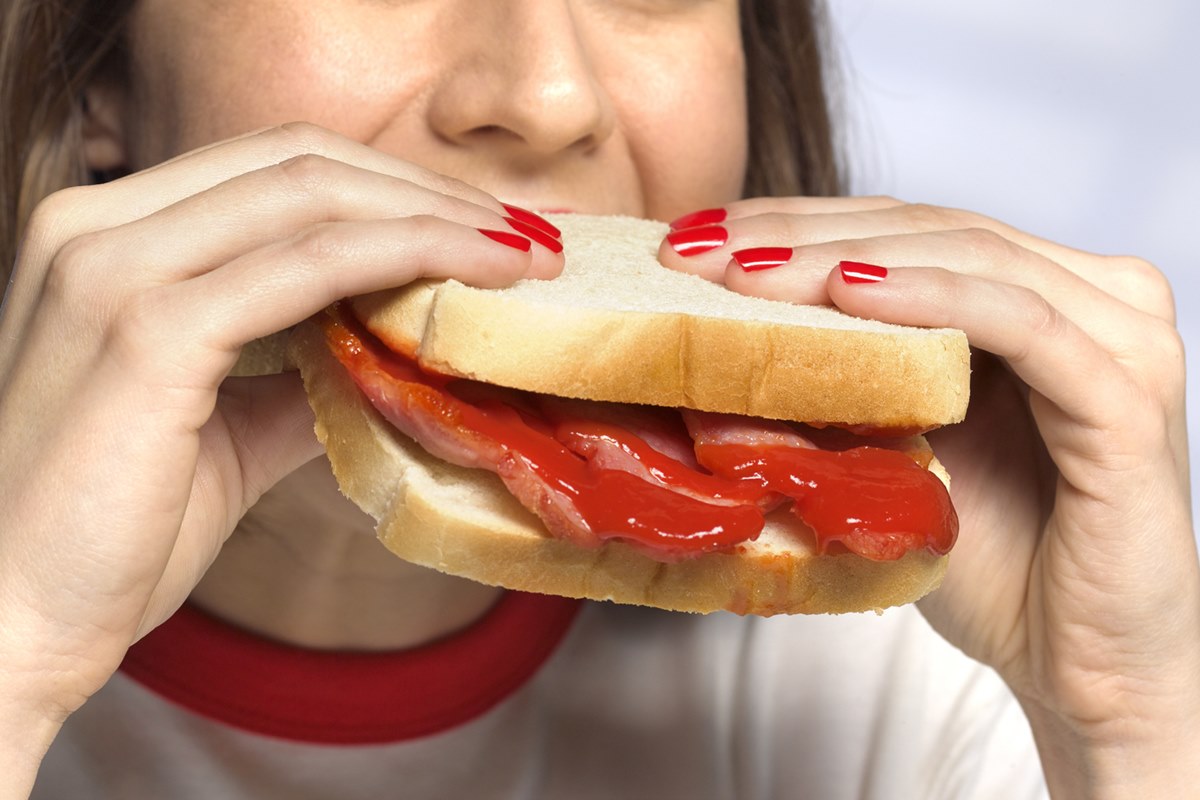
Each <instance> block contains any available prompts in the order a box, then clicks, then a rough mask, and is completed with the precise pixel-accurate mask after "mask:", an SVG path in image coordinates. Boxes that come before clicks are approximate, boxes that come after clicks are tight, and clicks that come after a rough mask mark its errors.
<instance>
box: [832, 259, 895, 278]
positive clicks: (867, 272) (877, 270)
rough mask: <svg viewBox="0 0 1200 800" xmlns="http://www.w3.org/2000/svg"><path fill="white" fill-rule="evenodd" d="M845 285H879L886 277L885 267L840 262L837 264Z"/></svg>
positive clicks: (857, 262)
mask: <svg viewBox="0 0 1200 800" xmlns="http://www.w3.org/2000/svg"><path fill="white" fill-rule="evenodd" d="M838 269H839V270H841V272H842V280H844V281H845V282H846V283H879V282H880V281H881V280H883V279H884V278H886V277H887V274H888V271H887V268H886V267H877V266H875V265H874V264H864V263H862V262H861V261H842V262H841V263H839V264H838Z"/></svg>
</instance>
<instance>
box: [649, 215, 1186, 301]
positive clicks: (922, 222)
mask: <svg viewBox="0 0 1200 800" xmlns="http://www.w3.org/2000/svg"><path fill="white" fill-rule="evenodd" d="M847 200H848V202H846V203H844V204H838V203H836V202H833V201H832V200H831V199H828V198H764V199H756V200H751V201H744V202H743V203H739V204H734V205H731V206H729V207H728V214H727V217H726V218H725V219H723V220H718V218H717V216H714V215H712V214H711V213H708V212H702V215H701V217H700V218H701V219H703V220H704V223H705V224H704V226H703V227H704V230H702V231H701V230H697V229H693V230H678V231H672V233H671V234H670V235H669V236H668V240H667V241H666V242H664V244H663V247H662V248H660V260H662V261H663V263H664V264H666V265H667V266H669V267H672V268H674V269H680V270H682V271H686V272H692V273H694V274H698V275H701V276H703V277H705V278H707V279H709V280H720V274H719V272H718V269H719V266H720V263H721V261H722V259H723V258H725V259H727V258H728V256H729V255H730V254H732V253H733V252H735V251H737V250H739V249H746V248H753V247H760V246H772V245H788V246H809V245H816V244H821V243H829V242H843V241H849V240H858V239H881V238H889V237H900V236H903V235H907V234H920V233H931V234H937V233H942V232H957V233H956V235H957V236H958V237H959V238H961V239H966V240H973V241H974V244H975V246H977V247H978V249H979V250H980V252H981V253H987V252H995V251H997V250H1000V251H1001V252H1002V251H1003V250H1004V249H1005V248H1007V249H1013V248H1020V249H1023V250H1025V251H1027V252H1031V253H1036V254H1037V255H1039V256H1041V257H1042V259H1043V260H1044V261H1045V262H1046V263H1048V264H1054V265H1055V266H1056V268H1057V269H1059V270H1063V271H1069V272H1071V273H1072V274H1075V275H1076V276H1078V277H1080V278H1083V279H1084V280H1086V281H1087V282H1088V283H1091V284H1093V285H1094V286H1096V287H1098V288H1099V289H1101V290H1102V291H1104V292H1105V293H1107V294H1108V295H1110V296H1112V297H1117V298H1119V299H1121V300H1122V301H1123V302H1124V303H1126V304H1128V305H1130V306H1132V307H1134V308H1135V309H1137V310H1139V311H1142V312H1145V313H1149V314H1154V315H1155V316H1158V317H1161V318H1163V319H1166V320H1168V321H1171V322H1173V321H1174V314H1175V306H1174V297H1173V296H1172V294H1171V291H1170V286H1169V284H1168V283H1167V281H1166V279H1165V278H1164V277H1163V276H1162V274H1161V272H1159V271H1158V270H1156V269H1154V268H1153V266H1151V265H1149V264H1147V263H1146V262H1144V261H1142V260H1141V259H1136V258H1128V257H1110V256H1098V255H1095V254H1091V253H1084V252H1082V251H1079V250H1075V249H1072V248H1069V247H1064V246H1062V245H1059V244H1055V243H1053V242H1049V241H1046V240H1044V239H1040V238H1038V237H1036V236H1033V235H1030V234H1028V233H1025V232H1024V231H1021V230H1019V229H1017V228H1014V227H1012V226H1010V225H1005V224H1004V223H1001V222H998V221H997V220H994V219H991V218H990V217H987V216H984V215H982V214H976V213H972V212H968V211H963V210H959V209H952V208H941V207H938V206H931V205H924V204H904V203H900V202H899V201H895V200H893V199H891V198H861V199H860V198H848V199H847ZM822 208H823V209H825V213H817V212H816V211H815V209H822ZM709 211H710V212H711V211H713V210H709ZM716 211H725V209H717V210H716ZM909 263H925V262H922V261H911V262H909Z"/></svg>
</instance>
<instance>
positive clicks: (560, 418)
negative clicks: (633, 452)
mask: <svg viewBox="0 0 1200 800" xmlns="http://www.w3.org/2000/svg"><path fill="white" fill-rule="evenodd" d="M534 397H536V402H537V408H538V411H539V412H540V413H541V415H542V417H543V418H544V419H546V420H547V421H549V422H550V423H551V424H552V425H553V426H554V427H555V428H558V427H560V425H561V423H563V422H572V421H578V420H587V421H589V422H595V423H601V424H605V425H611V426H613V427H615V428H618V429H620V430H623V431H627V432H628V433H631V434H633V435H634V436H636V437H637V438H638V439H640V440H641V441H643V442H645V443H646V444H647V445H649V446H650V447H652V448H654V449H655V450H657V451H658V452H659V453H662V454H663V455H664V456H667V457H668V458H670V459H672V460H674V461H678V462H679V463H680V464H683V465H684V466H686V467H687V468H689V469H696V468H697V464H696V451H695V448H694V447H693V446H692V438H691V436H690V435H689V434H688V430H687V428H686V427H685V426H684V424H683V420H682V419H681V418H680V416H679V411H677V410H676V409H673V408H659V407H657V406H639V405H631V404H628V403H604V402H600V401H597V400H567V399H564V398H561V397H552V396H550V395H535V396H534ZM576 452H578V451H576ZM630 471H633V470H630Z"/></svg>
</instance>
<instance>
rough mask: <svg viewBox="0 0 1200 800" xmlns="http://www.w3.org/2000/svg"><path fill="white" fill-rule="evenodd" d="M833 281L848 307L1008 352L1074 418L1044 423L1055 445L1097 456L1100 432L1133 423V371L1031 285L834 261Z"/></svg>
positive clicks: (1037, 389)
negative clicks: (857, 272) (870, 275)
mask: <svg viewBox="0 0 1200 800" xmlns="http://www.w3.org/2000/svg"><path fill="white" fill-rule="evenodd" d="M827 288H828V291H829V295H830V297H831V298H832V299H833V301H834V303H836V304H837V306H838V307H839V308H841V309H843V310H844V311H846V312H847V313H849V314H853V315H854V316H859V317H864V318H869V319H877V320H881V321H883V322H892V323H897V324H902V325H912V326H917V327H924V328H957V329H960V330H962V331H964V332H965V333H966V335H967V339H968V340H969V341H970V342H971V344H972V346H974V347H978V348H981V349H983V350H986V351H987V352H989V353H992V354H994V355H997V356H999V357H1000V358H1002V359H1004V360H1005V362H1006V363H1007V364H1008V365H1009V366H1010V367H1011V368H1012V370H1013V371H1014V373H1015V374H1016V375H1017V376H1018V377H1020V378H1021V379H1022V380H1023V381H1024V382H1025V383H1027V384H1028V385H1029V386H1030V388H1031V389H1032V390H1033V392H1034V393H1036V394H1039V395H1041V396H1042V397H1043V398H1045V400H1046V401H1048V402H1049V403H1050V404H1052V405H1053V406H1054V407H1055V408H1056V409H1058V410H1060V411H1061V413H1062V414H1063V415H1065V416H1066V417H1067V418H1068V421H1069V422H1070V423H1072V424H1069V425H1047V426H1043V430H1042V433H1043V436H1044V437H1045V439H1046V444H1047V446H1048V447H1049V448H1050V450H1051V452H1052V453H1057V454H1062V453H1078V452H1080V450H1086V452H1087V453H1089V458H1094V457H1095V445H1096V441H1097V440H1098V438H1100V437H1098V436H1096V434H1097V433H1099V434H1101V436H1102V435H1103V434H1104V433H1105V432H1113V431H1117V430H1120V429H1122V428H1126V427H1128V423H1129V422H1130V420H1129V419H1128V416H1129V410H1128V409H1129V408H1130V402H1129V400H1130V396H1131V395H1133V394H1135V393H1136V388H1135V387H1134V386H1133V385H1132V383H1131V381H1130V380H1129V377H1128V374H1127V373H1126V371H1125V370H1124V369H1122V368H1121V367H1120V365H1119V364H1118V363H1117V362H1115V361H1114V360H1113V359H1112V357H1111V356H1110V355H1109V354H1108V353H1107V352H1106V351H1105V350H1104V348H1103V347H1101V346H1100V345H1099V344H1098V343H1097V342H1096V341H1095V340H1094V339H1092V338H1091V337H1090V336H1088V335H1087V334H1086V333H1085V332H1084V331H1083V330H1082V329H1081V328H1080V327H1079V326H1078V325H1076V324H1074V323H1073V322H1072V321H1071V320H1070V319H1068V318H1067V317H1066V315H1064V314H1062V313H1061V312H1060V311H1058V310H1057V309H1056V308H1055V307H1054V306H1053V305H1052V304H1050V303H1049V302H1047V301H1046V299H1045V298H1044V297H1042V296H1041V295H1039V294H1037V293H1036V292H1034V291H1031V290H1030V289H1028V288H1025V287H1023V286H1016V285H1013V284H1011V283H1004V282H1000V281H993V280H989V279H986V278H979V277H974V276H967V275H962V274H959V273H954V272H951V271H949V270H945V269H940V268H920V267H913V268H905V269H895V270H889V271H887V272H886V273H878V272H876V273H874V279H864V278H855V277H850V278H849V279H848V278H847V277H846V276H845V275H844V274H843V271H842V270H841V269H835V270H833V271H832V272H831V273H830V275H829V278H828V280H827ZM1081 386H1102V387H1105V391H1103V392H1098V391H1097V392H1091V391H1080V388H1079V387H1081ZM1031 401H1032V398H1031ZM1056 462H1057V458H1056ZM1063 467H1064V465H1063V464H1061V463H1060V464H1059V468H1060V469H1063ZM1064 472H1066V470H1064Z"/></svg>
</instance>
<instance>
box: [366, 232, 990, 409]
mask: <svg viewBox="0 0 1200 800" xmlns="http://www.w3.org/2000/svg"><path fill="white" fill-rule="evenodd" d="M552 219H553V220H554V223H555V225H557V226H558V227H559V228H560V229H561V230H562V231H563V243H564V245H565V254H566V264H567V266H566V269H565V270H564V272H563V275H562V276H561V277H560V278H557V279H555V280H553V281H539V280H524V281H518V282H517V283H516V284H514V285H513V286H511V287H509V288H507V289H499V290H488V289H477V288H474V287H469V286H464V285H463V284H461V283H458V282H457V281H442V282H437V283H431V282H425V283H420V284H416V285H413V286H411V287H408V288H406V289H403V290H400V291H397V292H386V293H379V294H375V295H369V296H366V297H362V298H356V299H355V300H354V301H353V305H354V310H355V313H356V314H357V316H358V317H359V318H360V319H362V320H363V321H364V322H365V323H366V325H367V327H368V328H369V329H371V331H372V332H373V333H375V335H377V336H379V337H380V338H382V339H383V340H384V341H385V342H387V343H388V345H389V346H391V347H392V348H393V349H396V350H399V351H401V352H406V353H409V354H412V355H415V356H416V357H417V359H418V360H419V361H420V362H421V363H422V364H424V365H425V366H427V367H430V368H432V369H434V370H437V371H439V372H443V373H446V374H450V375H457V376H459V377H467V378H473V379H476V380H482V381H486V382H488V383H494V384H498V385H501V386H509V387H513V388H517V389H525V390H528V391H534V392H542V393H546V394H554V395H559V396H563V397H578V398H586V399H591V400H611V401H616V402H625V403H648V404H654V405H664V406H673V407H675V406H686V407H688V408H697V409H701V410H704V411H726V412H731V413H738V414H750V415H752V416H758V417H772V418H776V419H786V420H800V421H808V422H837V423H848V424H870V425H878V426H893V427H910V428H925V427H931V426H937V425H946V424H950V423H954V422H959V421H961V420H962V418H963V416H964V415H965V413H966V407H967V394H968V385H969V377H970V364H969V350H968V347H967V341H966V337H965V335H964V334H963V333H962V332H961V331H956V330H928V329H922V328H905V327H900V326H896V325H887V324H884V323H881V322H875V321H871V320H864V319H858V318H855V317H850V316H848V315H846V314H842V313H840V312H838V311H836V310H834V309H832V308H826V307H817V306H797V305H793V304H790V303H781V302H777V301H771V300H762V299H760V298H752V297H745V296H742V295H738V294H735V293H733V292H730V291H728V290H726V289H725V288H724V287H721V286H718V285H716V284H712V283H709V282H707V281H704V280H702V279H700V278H698V277H696V276H693V275H687V274H683V273H679V272H675V271H672V270H668V269H665V268H663V267H662V266H661V265H660V264H659V262H658V258H657V252H658V246H659V243H660V242H661V241H662V238H663V236H664V235H665V234H666V232H667V227H666V225H663V224H662V223H657V222H652V221H648V220H637V219H632V218H628V217H590V216H583V215H556V216H554V217H553V218H552Z"/></svg>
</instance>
